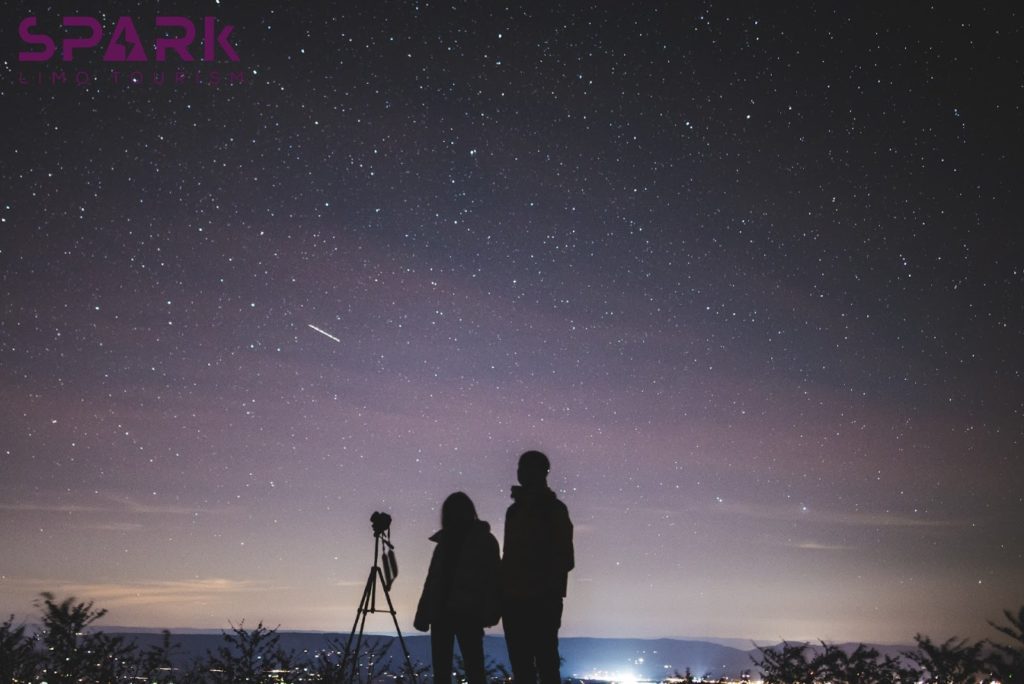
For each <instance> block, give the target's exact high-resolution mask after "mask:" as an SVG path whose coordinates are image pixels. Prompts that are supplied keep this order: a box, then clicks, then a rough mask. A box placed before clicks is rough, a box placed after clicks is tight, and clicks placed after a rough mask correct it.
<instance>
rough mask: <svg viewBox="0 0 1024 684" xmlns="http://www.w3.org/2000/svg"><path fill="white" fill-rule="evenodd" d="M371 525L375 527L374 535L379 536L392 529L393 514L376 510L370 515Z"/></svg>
mask: <svg viewBox="0 0 1024 684" xmlns="http://www.w3.org/2000/svg"><path fill="white" fill-rule="evenodd" d="M370 525H371V526H372V527H373V536H374V537H379V536H381V535H382V534H385V533H386V532H387V531H388V530H389V529H391V516H390V515H388V514H387V513H384V512H382V511H374V512H373V515H371V516H370Z"/></svg>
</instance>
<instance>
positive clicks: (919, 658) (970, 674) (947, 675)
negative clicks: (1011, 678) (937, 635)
mask: <svg viewBox="0 0 1024 684" xmlns="http://www.w3.org/2000/svg"><path fill="white" fill-rule="evenodd" d="M914 641H915V642H917V648H916V649H915V650H913V651H907V652H906V653H904V654H903V655H904V656H906V657H907V658H909V659H910V660H912V661H914V662H915V663H917V664H918V666H920V668H921V669H922V670H924V673H923V674H925V675H926V677H925V679H923V680H922V681H923V682H924V684H974V683H975V681H977V675H978V674H979V672H981V670H982V669H983V667H984V663H983V661H982V658H981V649H982V648H983V647H984V643H983V642H980V641H979V642H977V643H973V644H972V643H968V641H967V639H961V640H960V641H957V638H956V637H953V638H951V639H949V640H947V641H945V642H943V643H941V644H936V643H934V642H933V641H932V640H931V639H929V638H928V637H926V636H921V635H920V634H917V635H915V636H914Z"/></svg>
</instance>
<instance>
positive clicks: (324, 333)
mask: <svg viewBox="0 0 1024 684" xmlns="http://www.w3.org/2000/svg"><path fill="white" fill-rule="evenodd" d="M306 325H308V326H309V327H310V328H312V329H313V330H316V331H317V332H318V333H320V334H321V335H326V336H327V337H330V338H331V339H332V340H334V341H335V342H341V340H339V339H338V338H337V337H335V336H334V335H332V334H331V333H329V332H327V331H326V330H321V329H320V328H318V327H316V326H315V325H313V324H312V323H307V324H306Z"/></svg>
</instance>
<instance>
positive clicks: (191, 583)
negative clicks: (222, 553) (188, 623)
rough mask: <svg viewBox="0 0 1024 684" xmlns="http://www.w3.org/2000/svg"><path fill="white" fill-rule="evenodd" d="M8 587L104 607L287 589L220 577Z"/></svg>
mask: <svg viewBox="0 0 1024 684" xmlns="http://www.w3.org/2000/svg"><path fill="white" fill-rule="evenodd" d="M4 584H5V585H6V586H7V587H8V588H21V589H27V590H31V591H33V592H34V593H40V592H43V591H49V592H52V593H53V594H55V595H56V596H57V597H58V599H61V598H62V597H65V596H75V597H80V598H81V599H82V600H88V601H95V603H96V604H97V605H98V606H102V607H104V608H110V607H125V606H155V605H162V604H187V603H193V602H208V601H215V600H221V599H224V598H226V597H227V596H229V595H237V594H245V593H258V592H266V591H271V590H273V591H277V590H281V589H283V587H281V586H275V585H272V584H270V583H269V582H264V581H257V580H234V579H226V578H220V577H210V578H205V579H189V580H143V581H138V582H124V583H119V582H72V581H66V580H39V579H17V578H7V579H6V580H5V582H4Z"/></svg>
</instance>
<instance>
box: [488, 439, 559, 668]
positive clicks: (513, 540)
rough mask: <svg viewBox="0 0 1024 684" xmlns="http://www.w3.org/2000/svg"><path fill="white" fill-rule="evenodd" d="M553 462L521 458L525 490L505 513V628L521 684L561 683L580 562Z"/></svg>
mask: <svg viewBox="0 0 1024 684" xmlns="http://www.w3.org/2000/svg"><path fill="white" fill-rule="evenodd" d="M550 469H551V463H550V462H549V461H548V457H547V456H545V455H544V454H542V453H541V452H539V451H527V452H526V453H524V454H523V455H522V456H520V457H519V468H518V470H517V473H516V475H517V477H518V479H519V486H515V487H512V499H513V503H512V505H511V506H509V507H508V511H507V512H506V513H505V544H504V555H503V556H502V559H501V574H502V623H503V626H504V629H505V643H506V644H507V645H508V657H509V661H510V662H511V664H512V677H513V679H514V680H515V682H516V684H536V682H537V680H538V677H539V678H540V682H541V684H559V682H560V681H561V675H560V673H559V671H558V667H559V657H558V628H559V627H560V626H561V625H562V599H563V597H564V596H565V588H566V581H567V580H568V576H569V571H570V570H572V569H573V567H574V565H575V560H574V556H573V548H572V521H571V520H569V510H568V509H567V508H566V507H565V504H564V503H562V502H561V501H559V500H558V497H556V496H555V493H554V492H553V491H551V490H550V489H549V488H548V484H547V476H548V471H550Z"/></svg>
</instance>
